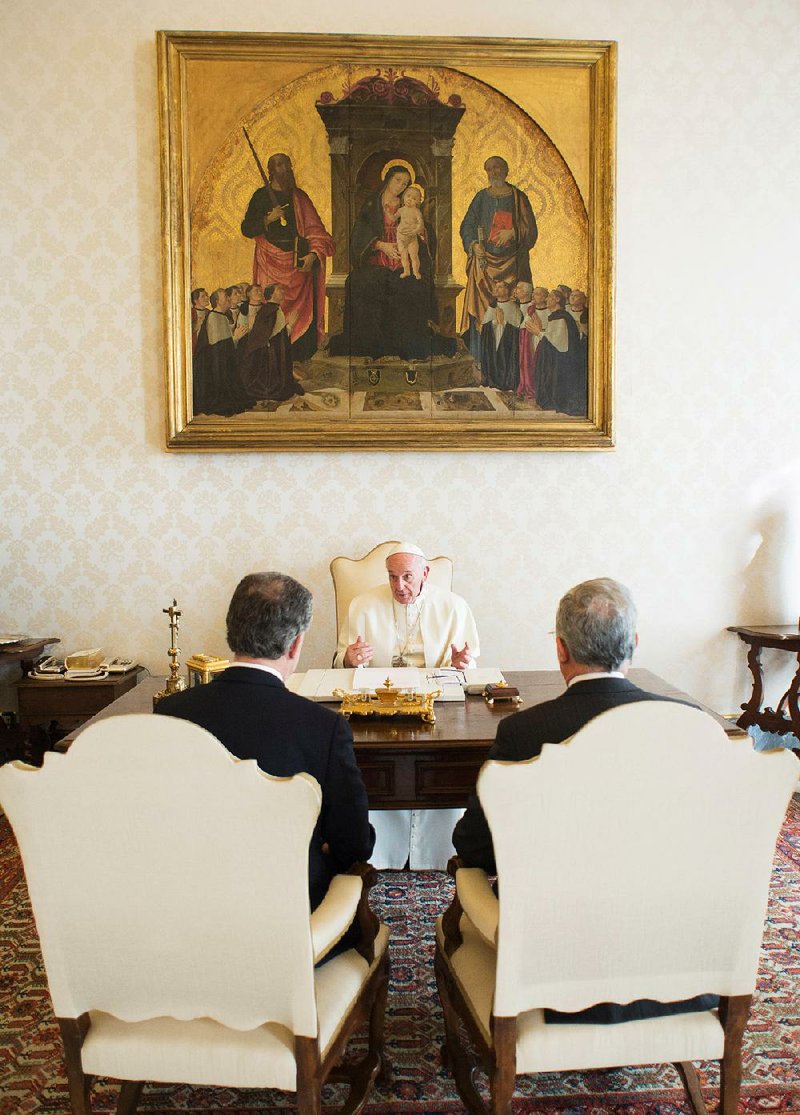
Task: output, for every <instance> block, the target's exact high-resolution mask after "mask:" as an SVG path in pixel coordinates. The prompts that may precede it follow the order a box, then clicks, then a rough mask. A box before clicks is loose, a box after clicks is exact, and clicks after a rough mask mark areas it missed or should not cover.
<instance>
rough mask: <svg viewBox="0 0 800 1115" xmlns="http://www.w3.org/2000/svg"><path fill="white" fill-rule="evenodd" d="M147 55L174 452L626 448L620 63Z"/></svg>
mask: <svg viewBox="0 0 800 1115" xmlns="http://www.w3.org/2000/svg"><path fill="white" fill-rule="evenodd" d="M157 48H158V81H159V100H160V120H161V180H162V240H163V277H164V344H165V366H166V445H167V448H168V449H170V450H178V451H191V452H198V451H248V450H250V451H265V450H267V451H330V450H352V449H359V450H362V451H363V450H365V449H366V450H448V451H450V450H467V451H469V450H471V451H476V450H481V451H483V450H494V451H518V450H597V449H609V448H611V447H613V444H614V438H613V423H612V417H613V414H612V395H613V391H612V387H613V352H614V338H613V332H614V331H613V241H614V183H615V127H616V122H615V112H616V44H615V43H612V42H558V41H539V40H525V39H470V38H399V37H398V38H394V37H373V36H358V35H356V36H350V35H348V36H344V35H300V34H250V33H241V34H240V33H235V34H232V33H211V32H173V31H159V32H158V33H157ZM282 156H288V159H289V161H290V163H291V169H288V168H287V160H286V158H283V159H282ZM273 157H274V158H273ZM504 165H505V170H504ZM409 186H416V187H417V189H416V190H411V189H409ZM301 195H302V196H301ZM406 209H410V210H411V211H412V212H411V213H410V214H409V213H406V212H405V210H406ZM414 210H416V213H418V214H421V217H420V216H417V215H415V212H414ZM531 214H532V216H531ZM287 216H288V220H287V219H286V218H287ZM402 229H405V231H403V232H401V231H399V230H402ZM415 229H416V232H415V231H414V230H415ZM417 233H419V235H417ZM382 237H383V239H382ZM415 257H416V264H415ZM526 268H528V269H529V270H528V271H526ZM528 275H529V276H530V282H531V286H532V287H535V288H537V290H536V292H535V293H534V294H533V296H532V300H531V299H530V298H529V296H528V290H527V287H526V286H525V285H524V284H525V283H526V282H527V281H528ZM518 282H519V283H520V284H522V285H520V286H516V285H514V284H516V283H518ZM512 286H513V289H512ZM245 287H247V288H248V289H249V291H250V293H249V294H245V293H244V291H243V288H245ZM539 288H542V289H544V288H546V290H547V291H548V292H549V293H548V294H547V298H546V300H545V296H544V295H543V293H542V289H539ZM559 290H561V295H562V296H563V297H561V296H560V295H559ZM198 291H204V292H205V295H204V294H203V293H195V292H198ZM259 291H260V292H261V293H260V294H259ZM210 295H214V296H215V297H216V305H215V306H214V307H209V305H208V296H210ZM515 295H516V297H515ZM581 295H583V296H584V298H583V304H582V300H581ZM193 298H194V301H193ZM259 298H261V299H262V301H259ZM570 298H571V304H570V301H569V299H570ZM543 302H544V303H545V304H544V305H542V303H543ZM223 307H225V308H224V309H223ZM237 307H238V308H237ZM534 318H538V325H537V323H536V321H535V320H534ZM226 322H227V324H226ZM229 334H230V335H229ZM515 346H516V348H515ZM526 346H527V347H526ZM382 350H386V351H382ZM515 353H516V355H515ZM515 361H516V367H515Z"/></svg>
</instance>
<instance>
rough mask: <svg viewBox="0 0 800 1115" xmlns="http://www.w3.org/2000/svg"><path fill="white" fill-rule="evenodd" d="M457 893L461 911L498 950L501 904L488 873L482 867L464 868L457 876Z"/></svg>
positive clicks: (489, 943)
mask: <svg viewBox="0 0 800 1115" xmlns="http://www.w3.org/2000/svg"><path fill="white" fill-rule="evenodd" d="M456 893H457V895H458V900H459V902H460V903H461V909H462V910H463V911H464V913H465V914H466V915H467V917H468V918H469V920H470V921H471V922H472V924H473V925H474V926H475V928H476V929H477V931H478V933H480V935H481V937H483V939H484V941H486V943H487V944H488V945H491V946H492V948H497V925H498V921H499V915H500V903H499V902H498V899H497V895H496V894H495V893H494V891H493V890H492V887H491V884H490V883H489V879H488V876H487V875H486V872H485V871H483V870H482V869H481V868H480V867H462V868H461V870H460V871H458V873H457V874H456Z"/></svg>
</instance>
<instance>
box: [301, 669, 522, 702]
mask: <svg viewBox="0 0 800 1115" xmlns="http://www.w3.org/2000/svg"><path fill="white" fill-rule="evenodd" d="M472 675H480V677H475V678H473V677H472ZM387 678H388V679H389V683H390V684H391V685H395V686H397V688H398V689H414V690H415V691H416V692H418V693H432V692H433V691H434V690H436V689H441V691H442V693H441V696H439V697H437V698H436V701H437V703H438V702H439V701H463V700H464V685H465V684H470V682H472V683H473V684H474V683H480V684H483V685H486V684H490V683H493V684H496V683H498V682H500V681H502V680H503V675H502V674H501V673H500V671H499V670H478V669H473V670H456V669H453V668H452V667H444V668H441V669H433V668H431V669H425V668H419V669H418V668H417V667H416V666H402V667H397V666H391V667H389V668H384V669H378V668H377V667H375V666H359V667H357V668H356V669H354V670H350V669H347V670H307V671H306V672H305V673H304V674H293V675H292V676H291V677H290V678H289V681H288V683H287V686H288V688H289V689H290V690H291V691H292V692H293V693H299V694H300V696H301V697H307V698H308V699H309V700H310V701H327V702H335V701H339V700H340V698H339V697H335V696H334V693H333V691H334V689H344V690H347V691H349V692H357V691H358V690H361V689H364V690H369V691H371V692H372V691H374V690H375V689H376V688H377V687H378V686H380V685H384V684H385V682H386V679H387Z"/></svg>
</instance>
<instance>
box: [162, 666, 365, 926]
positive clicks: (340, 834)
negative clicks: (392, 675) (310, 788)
mask: <svg viewBox="0 0 800 1115" xmlns="http://www.w3.org/2000/svg"><path fill="white" fill-rule="evenodd" d="M156 712H158V713H159V714H160V715H163V716H176V717H178V718H179V719H183V720H191V721H192V722H193V723H195V724H199V725H200V727H201V728H205V729H206V730H207V731H209V732H211V734H212V735H213V736H216V738H217V739H218V740H219V741H220V742H221V743H222V744H223V745H224V746H225V747H226V748H227V749H228V751H230V752H231V754H232V755H235V756H236V757H237V758H239V759H255V761H256V762H257V763H258V765H259V767H260V768H261V769H262V770H263V771H265V772H266V773H267V774H273V775H276V776H278V777H282V778H286V777H290V776H291V775H293V774H298V773H299V772H300V771H305V772H306V773H307V774H310V775H311V776H312V777H313V778H315V779H316V780H317V782H318V783H319V785H320V787H321V789H322V807H321V810H320V815H319V819H318V821H317V825H316V828H315V830H314V835H313V837H312V840H311V847H310V851H309V887H310V892H311V903H312V908H314V907H316V906H317V905H318V904H319V902H320V901H321V900H322V898H323V897H324V895H325V892H326V890H327V888H328V884H329V882H330V879H331V878H332V876H333V875H335V874H337V873H338V872H341V871H346V870H347V869H348V868H349V867H350V866H351V864H353V863H355V862H356V861H358V860H366V859H369V856H370V855H371V853H372V846H373V844H374V842H375V835H374V833H373V831H372V827H371V826H370V824H369V820H368V804H367V792H366V789H365V787H364V781H363V779H362V777H361V772H360V770H359V769H358V764H357V763H356V759H355V753H354V751H353V733H352V732H351V730H350V726H349V725H348V723H347V721H346V720H345V719H344V717H343V716H340V715H339V714H338V713H337V712H334V711H333V710H332V709H329V708H325V707H324V706H322V705H318V704H315V703H314V702H313V701H308V700H306V698H305V697H299V696H298V695H297V694H295V693H290V692H289V690H288V689H287V688H286V686H285V685H284V684H283V682H282V681H281V680H280V679H279V678H277V677H275V675H274V674H268V673H266V672H265V671H264V670H256V669H253V668H252V667H248V666H231V667H229V668H228V669H227V670H225V671H224V672H223V673H222V674H219V675H217V677H216V678H215V679H214V680H213V681H212V682H211V683H210V684H208V685H200V686H196V687H195V688H192V689H187V690H185V691H184V692H183V693H176V694H173V695H172V696H171V697H165V698H164V699H163V700H162V701H160V702H159V704H158V706H157V708H156ZM323 844H327V845H328V847H329V851H328V852H323V847H322V846H323ZM257 854H258V853H257ZM263 854H267V850H266V849H264V850H263Z"/></svg>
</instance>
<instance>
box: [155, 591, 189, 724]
mask: <svg viewBox="0 0 800 1115" xmlns="http://www.w3.org/2000/svg"><path fill="white" fill-rule="evenodd" d="M161 611H162V612H163V613H164V615H165V616H169V650H168V651H167V654H168V655H169V658H170V662H169V677H168V678H167V682H166V685H165V686H164V688H163V689H162V690H160V692H158V693H156V695H155V696H154V697H153V708H155V707H156V705H157V704H158V702H159V701H160V700H162V699H163V698H164V697H169V695H170V694H171V693H180V692H181V690H182V689H185V688H186V680H185V679H184V678H182V677H179V676H178V671H179V670H180V666H179V665H178V655H179V654H180V653H181V652H180V648H179V647H178V645H177V643H176V641H175V639H176V637H177V634H178V630H179V628H180V623H179V620H180V617H181V615H182V614H183V613H182V612H181V611H180V609H179V608H178V601H177V600H175V599H174V598H173V600H172V603H171V604H170V606H169V607H168V608H162V609H161Z"/></svg>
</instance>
